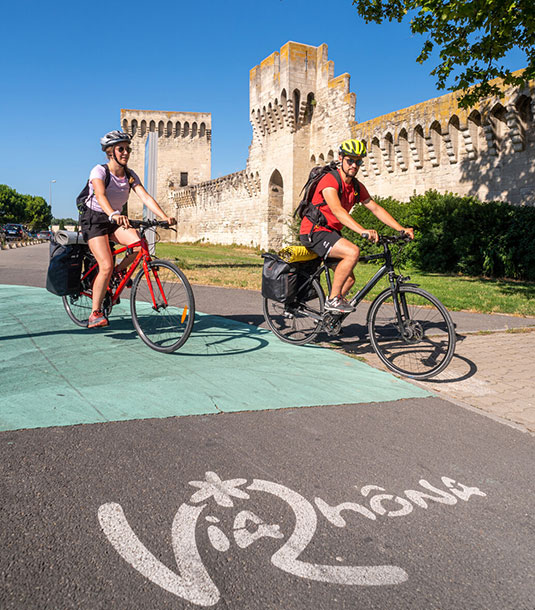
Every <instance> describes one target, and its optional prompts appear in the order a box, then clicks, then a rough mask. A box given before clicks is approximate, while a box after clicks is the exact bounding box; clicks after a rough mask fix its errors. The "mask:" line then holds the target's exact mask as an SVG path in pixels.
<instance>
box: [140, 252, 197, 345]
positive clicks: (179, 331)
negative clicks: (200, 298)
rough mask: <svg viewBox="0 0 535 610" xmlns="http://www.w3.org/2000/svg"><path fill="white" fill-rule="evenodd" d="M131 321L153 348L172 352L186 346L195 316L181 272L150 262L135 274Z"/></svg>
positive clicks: (189, 289)
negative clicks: (146, 269) (146, 267)
mask: <svg viewBox="0 0 535 610" xmlns="http://www.w3.org/2000/svg"><path fill="white" fill-rule="evenodd" d="M130 307H131V311H132V320H133V322H134V326H135V328H136V331H137V332H138V334H139V336H140V337H141V339H142V340H143V341H144V342H145V343H146V344H147V345H148V346H149V347H151V348H152V349H155V350H156V351H160V352H172V351H175V350H176V349H178V348H179V347H180V346H181V345H183V344H184V343H185V341H186V340H187V338H188V337H189V335H190V333H191V329H192V327H193V320H194V317H195V303H194V300H193V292H192V290H191V287H190V285H189V283H188V281H187V279H186V277H185V276H184V274H183V273H182V271H180V269H178V268H177V267H176V266H175V265H173V264H171V263H168V262H165V261H152V262H151V263H149V264H148V272H147V273H146V272H145V271H144V270H142V271H140V272H139V274H138V275H137V277H136V279H135V281H134V285H133V287H132V293H131V297H130Z"/></svg>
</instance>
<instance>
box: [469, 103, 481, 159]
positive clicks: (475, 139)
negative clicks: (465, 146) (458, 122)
mask: <svg viewBox="0 0 535 610" xmlns="http://www.w3.org/2000/svg"><path fill="white" fill-rule="evenodd" d="M467 124H468V133H469V134H470V140H471V142H472V147H473V150H474V154H477V152H478V151H479V149H480V146H481V144H480V142H479V138H480V133H481V114H480V113H479V112H478V111H477V110H473V111H472V112H471V113H470V115H469V117H468V121H467Z"/></svg>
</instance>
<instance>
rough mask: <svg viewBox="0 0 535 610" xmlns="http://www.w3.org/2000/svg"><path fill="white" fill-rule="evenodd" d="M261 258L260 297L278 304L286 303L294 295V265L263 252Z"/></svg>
mask: <svg viewBox="0 0 535 610" xmlns="http://www.w3.org/2000/svg"><path fill="white" fill-rule="evenodd" d="M262 257H263V258H264V268H263V269H262V296H263V297H265V298H267V299H271V300H272V301H277V302H278V303H287V302H288V301H290V300H291V299H292V298H293V296H294V295H295V288H296V285H295V284H296V275H295V265H290V264H289V263H287V262H286V261H284V260H282V258H281V257H280V256H277V255H276V254H271V253H270V252H265V253H264V254H262Z"/></svg>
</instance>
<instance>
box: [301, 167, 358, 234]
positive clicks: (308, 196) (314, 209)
mask: <svg viewBox="0 0 535 610" xmlns="http://www.w3.org/2000/svg"><path fill="white" fill-rule="evenodd" d="M326 174H332V175H333V176H334V177H335V178H336V182H338V196H339V197H341V196H342V178H341V177H340V174H339V172H338V162H337V161H331V162H330V163H327V164H326V165H323V166H317V167H313V168H312V169H311V170H310V174H309V175H308V180H307V181H306V182H305V185H304V186H303V188H302V189H301V193H303V192H304V195H303V199H302V200H301V202H300V203H299V205H298V206H297V208H296V209H295V212H294V218H295V217H297V216H298V215H299V217H300V218H301V220H302V219H303V218H308V220H310V222H311V223H312V228H311V229H310V233H309V237H310V236H311V235H312V233H313V232H314V229H315V228H316V227H327V226H328V223H327V219H326V218H325V216H324V215H323V214H322V213H321V211H320V208H321V207H323V206H324V205H327V203H326V202H325V200H323V202H322V203H312V197H313V196H314V193H315V191H316V187H317V186H318V183H319V181H320V180H321V179H322V178H323V176H325V175H326ZM353 188H354V189H355V197H356V198H357V200H358V199H360V183H359V181H358V180H357V179H356V178H353Z"/></svg>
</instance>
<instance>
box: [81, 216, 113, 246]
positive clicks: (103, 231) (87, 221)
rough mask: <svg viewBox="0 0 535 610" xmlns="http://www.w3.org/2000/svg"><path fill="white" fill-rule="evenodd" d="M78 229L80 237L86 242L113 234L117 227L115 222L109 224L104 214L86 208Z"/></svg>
mask: <svg viewBox="0 0 535 610" xmlns="http://www.w3.org/2000/svg"><path fill="white" fill-rule="evenodd" d="M80 228H81V229H82V237H83V238H84V240H85V241H86V242H88V241H89V240H90V239H91V238H92V237H99V236H100V235H111V234H112V233H115V231H116V230H117V229H118V228H119V226H118V225H117V223H115V222H110V219H109V218H108V215H107V214H105V213H104V212H97V211H96V210H92V209H91V208H88V207H86V208H85V210H84V212H82V216H81V217H80Z"/></svg>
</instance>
